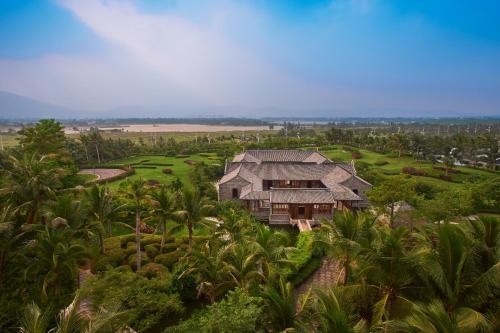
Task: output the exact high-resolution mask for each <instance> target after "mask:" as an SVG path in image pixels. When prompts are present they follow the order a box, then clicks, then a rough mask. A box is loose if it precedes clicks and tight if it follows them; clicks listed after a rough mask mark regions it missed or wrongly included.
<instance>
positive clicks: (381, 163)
mask: <svg viewBox="0 0 500 333" xmlns="http://www.w3.org/2000/svg"><path fill="white" fill-rule="evenodd" d="M373 164H374V165H377V166H383V165H387V164H389V162H387V161H386V160H376V161H375V162H373Z"/></svg>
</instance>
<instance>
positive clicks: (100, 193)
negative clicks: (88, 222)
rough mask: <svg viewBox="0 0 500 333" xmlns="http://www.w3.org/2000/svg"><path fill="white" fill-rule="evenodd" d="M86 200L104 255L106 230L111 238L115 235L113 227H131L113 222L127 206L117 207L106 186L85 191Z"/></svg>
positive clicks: (95, 186)
mask: <svg viewBox="0 0 500 333" xmlns="http://www.w3.org/2000/svg"><path fill="white" fill-rule="evenodd" d="M85 199H86V201H85V202H86V204H87V210H88V214H89V216H90V217H91V219H92V226H93V229H96V231H97V235H98V237H99V246H100V249H101V254H104V253H105V248H104V235H105V233H106V232H105V230H106V229H107V234H108V237H111V236H112V233H113V225H121V226H126V227H129V226H128V224H124V223H120V222H114V221H113V218H114V217H115V216H116V213H117V212H119V211H120V210H121V209H122V208H123V207H124V206H125V205H120V206H117V205H115V204H114V198H113V195H112V194H111V192H110V191H109V189H108V188H107V187H106V186H97V185H94V186H92V187H91V188H90V189H88V190H87V191H85Z"/></svg>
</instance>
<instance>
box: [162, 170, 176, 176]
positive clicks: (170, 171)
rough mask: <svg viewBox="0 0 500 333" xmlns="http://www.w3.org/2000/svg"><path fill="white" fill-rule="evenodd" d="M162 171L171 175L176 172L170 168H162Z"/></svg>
mask: <svg viewBox="0 0 500 333" xmlns="http://www.w3.org/2000/svg"><path fill="white" fill-rule="evenodd" d="M161 172H163V173H164V174H166V175H171V174H172V173H174V171H173V170H172V169H170V168H165V169H163V170H161Z"/></svg>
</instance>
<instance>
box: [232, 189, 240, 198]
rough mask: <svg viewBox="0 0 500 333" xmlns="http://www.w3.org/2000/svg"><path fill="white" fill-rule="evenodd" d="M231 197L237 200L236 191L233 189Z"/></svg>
mask: <svg viewBox="0 0 500 333" xmlns="http://www.w3.org/2000/svg"><path fill="white" fill-rule="evenodd" d="M232 195H233V199H237V198H239V195H238V189H237V188H233V191H232Z"/></svg>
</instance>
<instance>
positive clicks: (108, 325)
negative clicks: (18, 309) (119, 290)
mask: <svg viewBox="0 0 500 333" xmlns="http://www.w3.org/2000/svg"><path fill="white" fill-rule="evenodd" d="M82 301H83V299H82V297H81V295H80V294H79V293H77V294H76V295H75V298H74V299H73V301H72V302H71V304H69V305H68V306H67V307H66V308H64V309H62V310H61V311H59V314H58V315H57V320H56V326H55V327H53V328H50V329H49V325H50V322H51V320H52V318H51V314H52V311H50V309H47V310H45V311H42V310H41V309H40V307H39V306H38V305H37V304H36V303H31V304H29V305H28V306H27V307H26V309H25V310H24V313H23V316H22V318H21V327H20V328H19V331H20V332H21V333H46V332H53V333H73V332H85V333H97V332H100V333H104V332H109V333H111V332H116V330H117V329H120V328H123V326H124V325H123V323H120V321H121V320H120V319H121V317H123V315H124V314H125V312H118V311H116V310H115V309H111V310H107V309H104V308H102V309H100V310H99V311H98V312H96V313H87V312H86V311H85V310H84V308H83V307H82Z"/></svg>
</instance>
